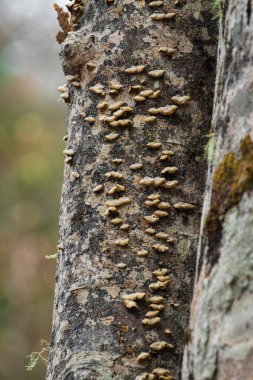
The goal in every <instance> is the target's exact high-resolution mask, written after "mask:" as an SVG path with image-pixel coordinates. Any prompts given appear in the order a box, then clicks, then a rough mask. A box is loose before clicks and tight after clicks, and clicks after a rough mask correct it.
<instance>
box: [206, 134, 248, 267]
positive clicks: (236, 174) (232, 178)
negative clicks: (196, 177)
mask: <svg viewBox="0 0 253 380" xmlns="http://www.w3.org/2000/svg"><path fill="white" fill-rule="evenodd" d="M240 148H241V157H240V158H236V157H235V155H234V154H233V153H228V154H226V155H225V157H224V159H223V160H222V162H221V163H220V164H219V166H218V167H217V169H216V171H215V173H214V175H213V181H212V182H213V188H212V196H211V206H210V210H209V213H208V216H207V219H206V223H205V235H206V236H207V239H208V247H209V252H208V257H209V258H210V259H211V261H212V260H213V259H215V260H214V261H216V260H217V258H218V256H217V255H218V249H217V248H218V245H219V244H220V239H221V236H222V221H223V219H224V217H225V215H226V213H227V212H228V211H229V210H230V209H231V208H232V207H234V206H235V205H237V204H238V203H239V202H240V200H241V198H242V196H243V194H244V193H246V192H249V191H251V190H253V142H252V141H251V139H250V137H249V136H246V138H245V139H244V140H242V141H241V146H240Z"/></svg>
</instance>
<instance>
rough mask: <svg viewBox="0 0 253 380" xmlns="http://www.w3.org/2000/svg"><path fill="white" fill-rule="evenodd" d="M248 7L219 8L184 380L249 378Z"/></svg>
mask: <svg viewBox="0 0 253 380" xmlns="http://www.w3.org/2000/svg"><path fill="white" fill-rule="evenodd" d="M252 6H253V3H252V1H251V0H230V1H226V2H225V4H224V6H223V17H222V21H221V27H220V37H219V57H218V69H217V70H218V72H217V83H216V96H215V105H214V113H213V131H214V136H213V139H214V140H213V142H215V146H216V148H215V160H214V162H213V163H210V165H209V174H208V181H207V189H206V197H205V202H204V210H203V216H202V227H201V240H200V245H199V250H198V274H197V278H196V284H195V290H194V298H193V303H192V310H191V321H190V329H191V331H192V334H191V342H190V343H189V344H188V346H187V348H186V350H185V354H184V365H183V367H184V369H183V379H184V380H186V379H189V380H190V379H191V380H194V379H195V380H225V379H227V380H228V379H229V380H238V379H240V380H249V379H252V373H253V303H252V291H253V286H252V284H253V234H252V230H253V194H252V190H253V127H252V125H253V113H252V110H253V45H252V40H253V20H252V14H251V11H252V9H253V8H252Z"/></svg>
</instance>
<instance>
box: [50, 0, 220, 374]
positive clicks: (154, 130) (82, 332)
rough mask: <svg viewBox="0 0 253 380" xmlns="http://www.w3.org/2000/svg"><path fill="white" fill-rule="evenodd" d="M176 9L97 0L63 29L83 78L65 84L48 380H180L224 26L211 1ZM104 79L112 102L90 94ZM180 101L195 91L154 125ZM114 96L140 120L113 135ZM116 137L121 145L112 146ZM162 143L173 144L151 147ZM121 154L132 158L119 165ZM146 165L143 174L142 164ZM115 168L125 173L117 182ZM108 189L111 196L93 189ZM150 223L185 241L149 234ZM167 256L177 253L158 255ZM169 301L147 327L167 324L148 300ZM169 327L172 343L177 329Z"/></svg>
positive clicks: (72, 68)
mask: <svg viewBox="0 0 253 380" xmlns="http://www.w3.org/2000/svg"><path fill="white" fill-rule="evenodd" d="M76 3H78V2H76ZM79 3H80V2H79ZM175 3H176V4H174V3H171V2H164V5H163V6H162V7H159V8H154V9H152V8H151V7H150V6H149V5H148V3H146V4H145V2H142V1H138V0H135V1H133V0H126V1H124V3H123V5H122V2H121V1H114V2H113V3H110V4H109V3H108V2H106V1H104V0H101V1H95V0H91V1H89V2H86V3H85V8H84V10H83V12H82V10H80V9H79V11H78V10H76V11H75V14H74V16H75V19H74V23H75V29H74V31H71V28H69V27H68V26H67V27H66V25H65V24H64V22H63V21H62V22H61V25H63V28H65V30H64V33H62V34H61V35H59V36H58V39H59V40H61V39H62V40H64V38H65V37H67V38H66V39H65V40H64V41H63V42H62V49H61V58H62V65H63V69H64V73H65V75H67V76H69V75H74V76H75V78H74V79H73V77H72V78H70V77H67V78H68V80H69V82H68V92H65V93H64V96H65V99H66V101H69V105H68V108H69V113H68V115H69V116H68V139H67V146H66V149H67V150H68V151H67V152H65V154H66V158H67V163H66V165H65V171H64V184H63V190H62V201H61V217H60V247H59V253H58V259H57V274H56V291H55V304H54V316H53V333H52V348H51V354H50V358H49V364H48V371H47V379H48V380H51V379H57V380H61V379H66V380H67V379H68V380H71V379H89V380H92V379H96V380H98V379H134V378H136V377H137V378H138V379H158V378H161V379H162V378H164V379H166V378H167V379H169V378H171V376H173V378H175V379H179V378H180V371H181V362H182V352H183V347H184V339H185V328H186V327H187V325H188V319H189V305H190V301H191V297H192V288H193V280H194V271H195V261H196V251H197V249H196V245H197V240H198V232H199V225H200V214H201V207H202V195H203V188H204V179H205V171H206V163H205V160H204V158H203V146H204V144H205V135H206V134H207V132H208V130H209V127H210V114H211V109H212V98H213V94H212V85H213V77H214V60H215V53H216V48H215V39H214V37H213V36H214V35H215V24H216V22H214V21H212V15H211V13H210V9H209V6H210V4H209V0H207V1H203V0H189V1H183V0H182V1H179V2H175ZM158 9H159V10H158ZM173 12H175V13H176V15H175V16H173V17H172V18H171V19H167V20H162V21H155V20H152V19H151V18H150V16H151V15H152V14H153V13H165V14H167V13H173ZM64 25H65V26H64ZM160 47H166V48H173V49H175V51H168V52H167V55H166V51H165V52H161V51H160V52H159V48H160ZM92 65H94V66H92ZM140 65H143V66H145V69H144V70H143V72H141V73H139V74H128V73H126V72H125V69H127V68H130V67H132V66H140ZM158 69H159V70H165V73H164V74H163V75H162V76H161V77H159V78H154V77H152V76H150V75H148V73H149V72H150V71H152V70H158ZM112 80H117V81H118V82H119V83H120V84H121V85H122V89H119V90H118V91H114V94H113V93H112V92H111V93H109V90H110V88H109V81H112ZM79 83H80V86H79ZM96 84H101V85H103V86H104V88H102V87H100V90H101V91H100V94H98V93H94V90H93V91H92V90H90V88H91V87H93V86H95V85H96ZM135 85H141V86H142V90H147V89H152V90H154V91H158V90H160V91H161V94H160V96H159V97H158V98H157V99H152V98H148V97H147V95H145V96H146V98H145V96H144V98H145V100H144V101H142V102H138V101H135V100H134V96H137V95H138V92H136V93H132V92H129V88H130V86H135ZM97 92H99V91H97ZM103 92H105V94H103ZM157 94H158V93H157ZM178 95H180V96H183V95H185V96H186V95H189V96H190V101H189V102H188V103H187V104H184V105H179V106H178V108H177V110H176V112H174V113H173V114H172V115H169V116H165V115H162V113H163V112H164V111H163V110H160V111H157V112H159V114H158V115H156V116H157V119H156V120H155V121H154V122H152V123H148V122H147V121H146V120H145V118H146V117H147V116H151V114H150V113H149V112H148V110H149V109H150V108H154V107H155V108H159V107H164V106H171V105H173V104H175V100H174V103H173V101H172V100H171V98H172V97H173V96H178ZM137 99H138V98H137ZM185 100H186V98H185ZM104 101H105V102H106V103H107V104H108V105H111V104H112V103H115V102H118V101H122V102H123V103H124V105H125V106H130V107H132V108H133V112H132V113H129V114H127V116H123V119H130V120H131V123H130V125H127V126H125V127H124V126H119V125H118V126H113V125H108V123H103V122H102V121H101V120H99V118H101V116H103V115H104V114H105V115H107V116H110V115H112V111H109V110H108V108H107V109H105V110H103V111H102V112H101V111H99V110H98V108H97V106H98V104H99V103H101V102H104ZM177 102H178V100H177ZM121 110H122V109H121ZM174 110H175V109H174ZM155 112H156V111H155ZM84 114H86V117H94V118H95V122H94V120H91V119H85V115H84ZM121 119H122V117H118V119H117V120H121ZM127 123H128V122H127ZM114 124H115V123H114ZM116 124H117V123H116ZM110 133H117V134H119V136H118V137H117V138H116V139H115V140H113V141H111V142H109V141H106V136H107V135H108V134H110ZM111 137H113V136H111ZM114 137H115V136H114ZM152 142H158V143H161V146H159V147H158V149H152V148H150V147H148V146H147V144H148V143H152ZM71 150H73V151H71ZM164 151H172V152H173V155H172V153H171V155H170V153H168V152H167V153H162V152H164ZM161 156H162V157H163V159H164V161H163V160H160V157H161ZM71 157H72V158H71ZM115 159H122V160H123V161H122V163H121V164H118V165H117V164H115V161H113V160H115ZM135 163H140V164H142V165H143V167H142V168H139V170H133V168H132V169H131V168H130V165H132V164H135ZM165 167H170V168H174V167H176V168H177V169H178V171H177V172H176V173H174V174H173V172H174V171H175V170H176V169H168V172H167V173H166V174H161V171H162V170H163V169H164V168H165ZM114 171H116V172H119V173H121V174H122V178H121V179H113V178H108V177H107V176H105V174H106V173H110V172H114ZM169 171H171V173H169ZM108 175H109V174H108ZM78 176H80V177H79V178H77V177H78ZM145 176H149V177H152V178H155V177H160V178H163V179H162V180H159V179H157V180H156V183H154V181H152V180H151V182H152V184H151V185H150V186H143V185H141V183H140V181H141V179H143V178H144V177H145ZM164 180H166V181H167V182H166V185H165V186H167V187H170V186H171V187H173V186H174V185H176V182H172V181H176V180H177V181H178V182H179V184H178V185H177V186H175V187H173V188H171V189H169V188H166V187H164V183H162V182H163V181H164ZM159 181H160V186H158V183H159ZM116 184H119V185H123V186H125V191H124V192H122V193H114V194H112V195H110V194H108V191H109V190H110V189H112V188H113V187H114V186H115V185H116ZM98 185H103V187H102V189H101V191H100V192H95V193H94V188H95V187H96V186H98ZM154 185H156V186H154ZM118 189H119V186H118ZM152 193H158V194H159V195H160V197H161V198H160V200H161V201H162V202H167V203H169V204H170V205H171V207H170V208H169V209H168V210H164V211H168V215H167V216H165V217H162V216H160V218H157V223H156V224H154V225H150V224H149V223H148V222H147V221H145V220H144V216H150V215H152V214H153V213H154V212H157V211H159V210H160V211H161V209H159V207H166V205H165V204H158V207H157V206H154V207H147V206H146V205H145V203H144V202H146V201H147V197H148V196H149V195H150V194H152ZM122 196H124V197H130V198H131V202H130V203H128V204H126V205H124V206H121V207H116V212H118V213H119V214H117V213H114V214H111V215H109V216H105V213H106V211H107V207H106V202H108V201H111V200H113V199H118V198H121V197H122ZM178 202H186V203H190V204H191V205H193V208H192V209H178V208H176V206H175V207H174V205H176V204H177V203H178ZM188 206H189V205H188ZM116 217H118V218H121V219H122V220H123V223H125V224H129V228H127V229H126V230H124V229H121V228H120V225H113V224H112V222H111V220H112V219H115V218H116ZM114 222H115V221H114ZM125 227H126V226H125ZM151 227H152V228H154V229H155V233H159V232H163V233H166V234H168V236H169V238H170V237H171V238H173V239H174V241H172V242H170V241H169V239H168V238H166V239H167V241H166V240H161V235H158V236H156V235H155V234H153V235H150V234H148V233H146V232H145V230H146V229H147V228H151ZM162 237H165V235H162ZM118 239H123V241H120V242H119V241H118V242H117V240H118ZM126 239H129V241H128V240H126ZM117 243H118V244H119V243H121V244H123V243H125V244H126V245H123V246H119V245H117ZM154 246H155V247H154ZM163 247H168V251H166V252H164V253H161V252H159V251H157V250H163ZM143 250H146V251H147V252H148V253H147V256H145V257H141V256H140V255H141V254H143V252H142V253H140V252H139V251H143ZM137 253H138V254H137ZM144 254H145V252H144ZM122 263H123V264H122ZM119 264H120V265H119ZM124 264H125V265H126V266H125V267H124ZM161 268H165V269H166V270H168V274H169V277H170V283H168V280H166V278H161V279H160V283H158V285H159V286H162V287H163V288H164V289H159V290H157V291H155V290H152V289H151V288H152V285H151V284H153V283H157V281H158V279H157V278H156V277H155V276H154V274H153V273H152V272H154V271H156V270H158V269H161ZM150 285H151V288H150ZM136 292H138V293H139V292H143V293H145V298H144V299H143V300H141V301H136V304H137V306H138V309H135V308H133V309H127V308H126V307H125V305H124V304H123V302H122V296H124V295H125V294H132V293H136ZM157 295H159V296H162V297H164V303H161V304H163V305H164V306H165V308H164V310H162V311H160V312H159V313H158V316H157V317H156V318H161V321H160V322H159V323H158V324H157V325H155V326H154V327H153V328H149V329H148V328H147V327H146V326H145V325H144V324H143V323H142V321H143V320H144V319H145V318H146V319H148V320H149V323H150V321H151V322H152V321H153V322H155V321H157V322H158V321H159V320H158V319H157V320H153V319H152V318H149V317H145V314H146V313H147V312H149V311H151V310H152V308H150V302H149V301H150V297H152V296H157ZM153 307H154V306H153ZM161 307H162V306H161ZM166 329H169V330H171V334H168V332H167V334H166V332H165V330H166ZM159 341H162V342H163V341H166V342H167V343H169V344H171V345H173V347H171V346H168V347H167V348H165V349H163V350H161V351H159V352H157V353H155V352H154V349H152V347H151V348H150V345H151V344H153V343H155V342H159ZM141 352H146V353H149V354H150V359H149V360H147V361H146V362H140V361H138V360H137V357H138V355H139V354H140V353H141ZM159 367H161V368H165V369H168V370H170V372H171V375H167V377H166V376H165V377H159V376H158V375H155V374H153V375H151V373H152V371H153V370H154V369H155V368H159ZM143 373H149V374H150V375H142V374H143Z"/></svg>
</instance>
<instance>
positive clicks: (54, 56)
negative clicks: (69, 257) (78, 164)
mask: <svg viewBox="0 0 253 380" xmlns="http://www.w3.org/2000/svg"><path fill="white" fill-rule="evenodd" d="M52 2H53V1H51V0H43V1H41V0H22V1H10V0H1V14H2V16H1V26H0V48H1V55H0V86H1V95H0V96H1V101H0V146H1V149H0V154H1V160H0V167H1V175H0V194H1V195H0V202H1V214H0V215H1V218H0V250H1V252H0V379H1V380H13V379H18V380H23V379H28V380H29V379H33V380H40V379H44V378H45V364H40V363H39V364H38V365H37V366H36V367H35V368H34V369H33V371H31V372H27V371H26V369H25V365H26V364H27V361H28V359H27V357H26V356H27V355H29V354H30V353H31V352H33V351H40V349H41V347H40V339H45V340H47V341H48V342H49V341H50V333H51V315H52V306H53V293H54V272H55V260H47V259H46V258H45V256H46V255H51V254H54V253H55V252H56V245H57V240H58V215H59V204H60V191H61V182H62V175H63V156H62V150H63V146H64V145H63V141H62V137H63V136H64V134H65V129H66V127H65V118H66V106H65V105H64V104H63V103H61V102H58V93H57V91H56V88H57V87H58V86H59V85H62V84H63V83H64V77H63V74H62V71H61V66H60V62H59V59H58V52H59V45H57V43H56V40H55V35H56V33H57V31H58V30H59V27H58V22H57V18H56V13H55V11H54V10H53V9H52ZM58 4H59V5H61V6H62V5H64V1H61V0H59V1H58Z"/></svg>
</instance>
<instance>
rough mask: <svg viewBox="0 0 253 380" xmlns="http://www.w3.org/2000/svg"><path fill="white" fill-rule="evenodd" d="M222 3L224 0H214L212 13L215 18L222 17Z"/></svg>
mask: <svg viewBox="0 0 253 380" xmlns="http://www.w3.org/2000/svg"><path fill="white" fill-rule="evenodd" d="M222 3H223V0H212V11H213V13H214V18H220V17H221V16H222Z"/></svg>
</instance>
